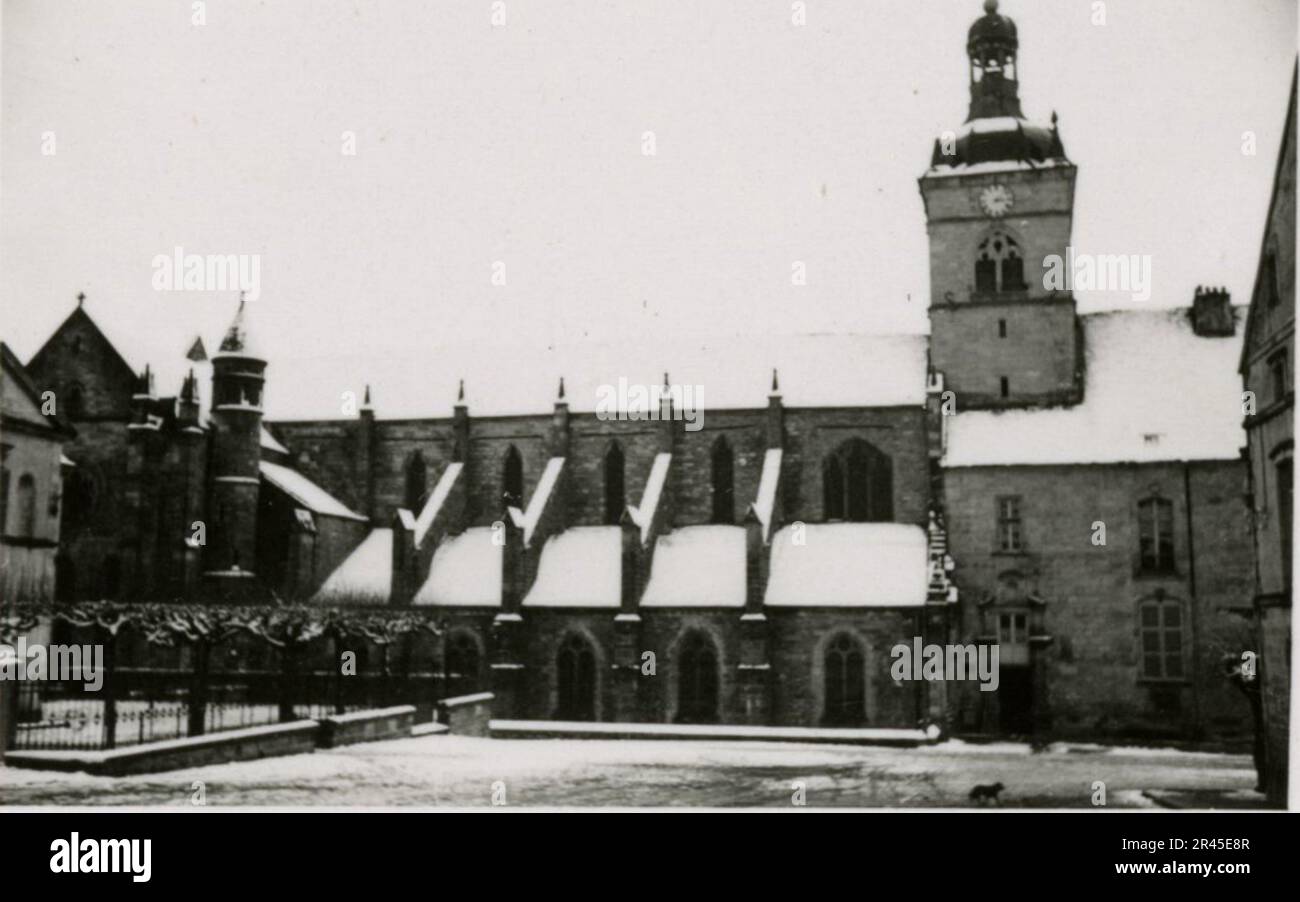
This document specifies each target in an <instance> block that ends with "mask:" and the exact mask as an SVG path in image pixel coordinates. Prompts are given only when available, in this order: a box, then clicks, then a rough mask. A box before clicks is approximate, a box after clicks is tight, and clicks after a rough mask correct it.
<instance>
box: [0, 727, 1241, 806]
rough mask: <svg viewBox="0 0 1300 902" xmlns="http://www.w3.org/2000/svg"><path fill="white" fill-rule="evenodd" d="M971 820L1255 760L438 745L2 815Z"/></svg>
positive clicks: (987, 749)
mask: <svg viewBox="0 0 1300 902" xmlns="http://www.w3.org/2000/svg"><path fill="white" fill-rule="evenodd" d="M196 781H198V782H201V783H203V791H204V794H205V796H206V804H207V805H209V806H222V805H273V806H280V805H295V806H296V805H323V806H359V805H367V806H457V807H468V806H475V807H477V806H486V805H490V804H492V800H493V792H494V788H497V789H499V787H495V786H494V784H501V785H502V786H504V792H505V802H506V804H508V805H522V806H538V805H541V806H562V807H568V806H607V805H616V806H683V805H691V806H708V807H732V806H764V807H792V806H793V804H794V801H793V799H794V797H795V795H796V790H797V788H798V787H799V786H801V787H802V790H803V797H804V799H805V800H806V804H807V806H808V807H821V806H828V807H829V806H834V807H845V806H849V807H895V806H899V807H935V806H938V807H965V806H969V805H971V804H972V803H971V802H970V801H969V800H968V798H967V796H968V793H969V792H970V789H971V787H973V786H975V785H976V784H989V783H996V782H1001V783H1003V784H1004V785H1005V787H1006V788H1005V789H1004V790H1003V793H1002V804H1003V806H1004V807H1070V808H1091V807H1092V802H1091V799H1092V796H1093V792H1094V790H1093V784H1094V783H1095V782H1096V781H1102V782H1104V783H1105V784H1106V801H1107V806H1108V807H1111V808H1115V807H1135V806H1148V805H1150V803H1149V802H1148V801H1147V800H1146V799H1145V798H1143V797H1142V795H1141V793H1142V791H1143V790H1157V789H1165V790H1223V791H1233V790H1237V791H1242V792H1247V791H1249V790H1250V789H1251V787H1253V786H1254V785H1255V775H1254V772H1253V770H1252V769H1251V763H1250V759H1249V757H1247V756H1244V755H1219V754H1211V753H1199V752H1197V753H1188V752H1178V751H1171V750H1160V749H1128V748H1120V747H1108V746H1099V745H1081V744H1080V745H1067V744H1057V745H1053V746H1050V747H1048V748H1047V749H1046V750H1044V751H1042V752H1032V751H1031V750H1030V749H1029V747H1028V746H1025V745H1020V744H1017V743H998V744H993V745H975V744H965V743H961V742H955V741H953V742H946V743H943V744H941V745H937V746H931V747H922V748H908V749H893V748H880V747H872V746H842V745H814V744H807V743H779V742H720V741H719V742H715V741H677V740H663V741H641V740H568V739H477V738H470V737H462V736H425V737H419V738H412V739H399V740H394V741H391V742H380V743H370V744H366V745H356V746H349V747H345V748H340V749H332V750H322V751H318V752H315V753H314V754H309V755H296V756H291V757H285V758H270V759H265V760H262V761H251V762H243V763H238V764H222V765H213V766H209V767H200V768H193V769H190V770H182V771H172V772H169V773H164V774H152V775H140V776H132V777H116V778H114V777H91V776H88V775H86V774H55V773H48V772H38V771H29V770H22V769H19V768H12V767H11V768H0V804H5V805H182V806H189V805H190V804H191V798H192V797H193V795H194V793H195V787H194V784H195V782H196Z"/></svg>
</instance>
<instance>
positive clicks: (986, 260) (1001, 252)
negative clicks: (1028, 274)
mask: <svg viewBox="0 0 1300 902" xmlns="http://www.w3.org/2000/svg"><path fill="white" fill-rule="evenodd" d="M1028 287H1029V286H1028V285H1026V284H1025V257H1024V253H1023V252H1022V251H1021V250H1020V243H1019V242H1017V241H1016V239H1015V238H1013V237H1011V235H1009V234H1007V233H1006V232H1004V231H1002V230H1001V229H998V230H995V231H993V232H991V233H990V234H989V235H988V236H987V237H986V238H985V239H984V240H983V241H981V242H980V243H979V249H978V250H977V252H976V255H975V290H976V291H978V292H987V293H993V292H999V291H1025V290H1026V289H1027V288H1028Z"/></svg>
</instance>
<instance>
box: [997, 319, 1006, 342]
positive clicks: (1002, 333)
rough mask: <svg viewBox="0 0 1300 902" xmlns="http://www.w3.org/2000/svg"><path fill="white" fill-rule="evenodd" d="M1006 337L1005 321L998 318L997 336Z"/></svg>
mask: <svg viewBox="0 0 1300 902" xmlns="http://www.w3.org/2000/svg"><path fill="white" fill-rule="evenodd" d="M1006 337H1007V321H1006V320H1004V319H1000V320H998V338H1006Z"/></svg>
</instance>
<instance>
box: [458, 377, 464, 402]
mask: <svg viewBox="0 0 1300 902" xmlns="http://www.w3.org/2000/svg"><path fill="white" fill-rule="evenodd" d="M464 400H465V380H464V379H462V380H460V387H459V388H458V389H456V402H457V403H460V402H462V401H464Z"/></svg>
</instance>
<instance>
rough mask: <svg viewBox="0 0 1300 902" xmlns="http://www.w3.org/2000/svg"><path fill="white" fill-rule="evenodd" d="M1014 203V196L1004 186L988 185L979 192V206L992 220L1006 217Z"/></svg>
mask: <svg viewBox="0 0 1300 902" xmlns="http://www.w3.org/2000/svg"><path fill="white" fill-rule="evenodd" d="M1015 202H1016V198H1015V195H1013V194H1012V193H1011V189H1010V188H1008V187H1007V186H1006V185H989V186H988V187H987V188H985V189H984V190H983V191H981V192H980V206H981V207H983V208H984V212H985V213H987V214H988V215H989V216H992V217H993V218H994V219H998V218H999V217H1002V216H1005V215H1007V213H1008V212H1010V210H1011V205H1012V204H1014V203H1015Z"/></svg>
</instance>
